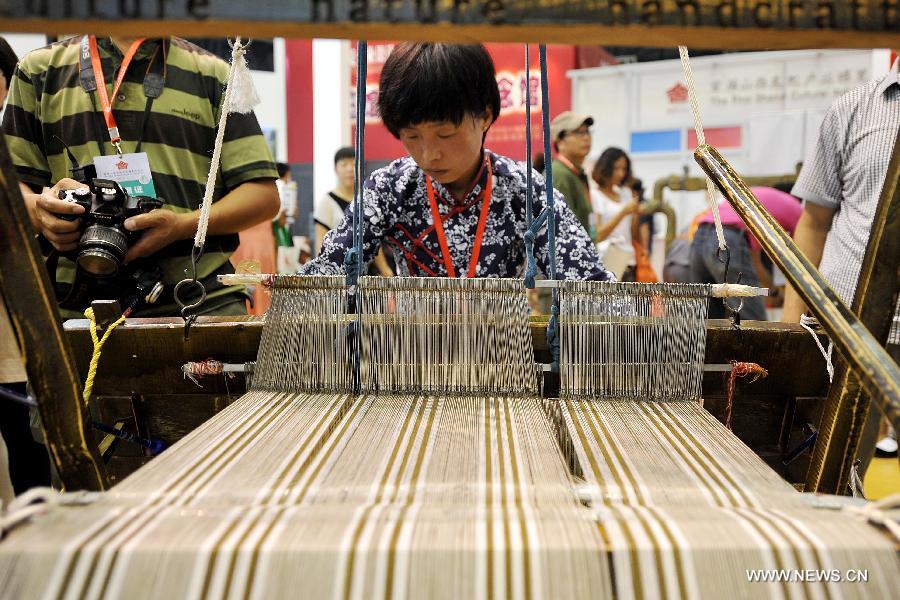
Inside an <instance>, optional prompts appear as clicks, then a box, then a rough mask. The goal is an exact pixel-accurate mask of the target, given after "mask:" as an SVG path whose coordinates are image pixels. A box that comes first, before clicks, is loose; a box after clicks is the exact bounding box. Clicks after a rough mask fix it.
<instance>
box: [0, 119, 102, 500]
mask: <svg viewBox="0 0 900 600" xmlns="http://www.w3.org/2000/svg"><path fill="white" fill-rule="evenodd" d="M0 138H2V136H0ZM0 215H3V217H2V219H0V228H2V229H0V286H2V288H3V296H4V298H5V299H6V307H7V309H9V316H10V320H11V321H12V324H13V327H14V329H15V331H16V335H17V336H18V340H19V345H20V346H21V348H23V349H24V352H23V354H24V356H23V359H24V363H25V371H26V372H27V373H28V380H29V382H30V383H31V386H32V388H33V389H34V396H35V398H36V400H37V402H38V412H39V413H40V415H41V422H42V425H43V428H44V435H45V437H46V441H47V447H48V449H49V450H50V456H51V458H52V459H53V463H54V464H55V465H56V469H57V472H58V473H59V477H60V479H61V480H62V482H63V484H64V485H65V487H66V489H68V490H100V489H103V488H104V487H105V482H106V474H105V470H104V468H103V465H102V464H101V463H100V461H99V460H97V455H96V453H95V452H94V449H93V442H92V437H93V436H91V435H88V432H87V431H86V429H85V417H86V416H87V415H86V414H85V406H84V403H83V401H82V399H81V382H80V381H79V379H78V376H77V372H76V369H75V362H74V361H73V360H72V355H71V352H70V351H69V346H68V343H67V342H66V338H65V337H64V335H63V330H62V325H61V319H60V317H59V312H58V311H57V309H56V298H55V296H54V293H53V289H52V287H51V285H50V279H49V278H48V277H47V273H46V267H45V266H44V260H43V257H42V256H41V253H40V250H39V249H38V244H37V241H36V239H35V233H34V230H33V229H32V228H31V222H30V221H29V220H28V212H27V210H26V208H25V202H24V200H23V199H22V195H21V193H20V192H19V181H18V177H16V174H15V170H14V169H13V165H12V162H11V161H10V157H9V151H8V150H7V147H6V139H5V138H2V139H0Z"/></svg>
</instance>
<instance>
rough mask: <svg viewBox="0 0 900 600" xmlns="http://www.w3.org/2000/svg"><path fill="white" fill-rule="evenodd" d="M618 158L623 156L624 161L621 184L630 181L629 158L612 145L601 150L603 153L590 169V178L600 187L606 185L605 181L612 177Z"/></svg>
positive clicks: (626, 183)
mask: <svg viewBox="0 0 900 600" xmlns="http://www.w3.org/2000/svg"><path fill="white" fill-rule="evenodd" d="M620 158H624V159H625V163H626V167H625V179H623V180H622V185H628V182H629V181H631V159H630V158H629V157H628V154H626V153H625V151H624V150H622V149H621V148H616V147H615V146H612V147H609V148H607V149H606V150H604V151H603V154H601V155H600V158H598V159H597V162H595V163H594V169H593V170H592V171H591V178H592V179H593V180H594V181H596V182H597V185H599V186H600V187H601V188H602V187H606V181H607V180H608V179H609V178H610V177H612V174H613V169H614V168H615V166H616V161H618V160H619V159H620Z"/></svg>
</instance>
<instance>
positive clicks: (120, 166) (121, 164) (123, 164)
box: [116, 160, 128, 171]
mask: <svg viewBox="0 0 900 600" xmlns="http://www.w3.org/2000/svg"><path fill="white" fill-rule="evenodd" d="M116 168H117V169H119V170H120V171H122V170H125V169H127V168H128V163H127V162H125V161H124V160H120V161H119V162H117V163H116Z"/></svg>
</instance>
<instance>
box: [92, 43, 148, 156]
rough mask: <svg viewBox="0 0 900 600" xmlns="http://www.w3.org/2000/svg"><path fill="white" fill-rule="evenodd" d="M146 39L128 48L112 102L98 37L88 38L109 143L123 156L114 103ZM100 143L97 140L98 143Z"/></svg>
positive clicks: (113, 92)
mask: <svg viewBox="0 0 900 600" xmlns="http://www.w3.org/2000/svg"><path fill="white" fill-rule="evenodd" d="M146 39H147V38H139V39H137V40H135V41H133V42H132V43H131V46H130V47H129V48H128V52H126V53H125V57H124V58H123V59H122V66H121V67H119V76H118V77H116V84H115V85H114V86H113V91H112V101H110V98H109V95H107V93H106V79H105V78H104V77H103V66H102V65H101V64H100V52H99V51H98V50H97V37H96V36H93V35H92V36H90V38H88V43H89V45H90V49H91V65H93V67H94V80H95V81H96V82H97V95H98V96H99V97H100V106H101V107H103V118H104V119H105V120H106V128H107V129H108V130H109V141H111V142H112V144H113V146H115V147H116V150H117V151H118V152H119V154H122V147H121V145H120V144H119V143H120V142H121V141H122V138H121V137H120V136H119V126H118V125H117V124H116V118H115V117H114V116H113V112H112V103H113V102H115V99H116V96H117V95H118V93H119V88H120V87H122V82H123V81H124V80H125V73H126V72H127V71H128V65H130V64H131V61H132V60H134V55H135V54H136V53H137V51H138V48H140V47H141V44H143V43H144V42H145V41H146ZM99 141H100V140H97V142H98V143H99Z"/></svg>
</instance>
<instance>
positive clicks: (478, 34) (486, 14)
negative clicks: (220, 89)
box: [0, 0, 900, 47]
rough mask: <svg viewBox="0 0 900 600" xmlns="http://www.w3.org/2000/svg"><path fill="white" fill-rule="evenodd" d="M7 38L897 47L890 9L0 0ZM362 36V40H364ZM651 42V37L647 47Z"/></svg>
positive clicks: (717, 2) (753, 4)
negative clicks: (165, 36)
mask: <svg viewBox="0 0 900 600" xmlns="http://www.w3.org/2000/svg"><path fill="white" fill-rule="evenodd" d="M0 27H4V28H5V30H7V31H23V30H30V31H45V32H49V33H54V32H62V31H66V32H72V31H76V30H77V31H85V30H91V31H95V32H97V33H101V32H102V33H113V32H114V33H133V34H135V35H138V34H143V35H151V34H162V33H178V34H182V35H192V36H204V35H216V36H222V35H229V34H236V33H244V34H245V35H249V34H255V35H266V36H271V35H285V36H291V35H304V36H306V35H316V36H333V37H377V36H378V35H383V34H384V33H391V34H393V35H389V36H388V37H390V38H392V39H398V38H407V39H460V40H480V41H490V40H495V41H556V42H568V43H572V42H578V43H590V42H605V43H607V44H610V43H629V44H633V45H651V46H652V45H656V46H670V45H672V44H673V43H674V42H685V41H692V42H693V45H695V46H715V45H718V46H719V47H753V46H756V47H761V46H764V45H766V44H769V43H772V41H773V40H774V46H778V47H799V46H806V45H810V44H812V45H817V46H845V47H846V46H869V47H876V46H885V45H900V0H254V1H250V2H248V1H247V0H0ZM367 32H372V33H371V34H369V33H367ZM654 34H655V35H654Z"/></svg>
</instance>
